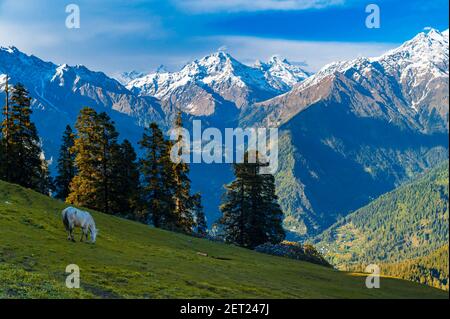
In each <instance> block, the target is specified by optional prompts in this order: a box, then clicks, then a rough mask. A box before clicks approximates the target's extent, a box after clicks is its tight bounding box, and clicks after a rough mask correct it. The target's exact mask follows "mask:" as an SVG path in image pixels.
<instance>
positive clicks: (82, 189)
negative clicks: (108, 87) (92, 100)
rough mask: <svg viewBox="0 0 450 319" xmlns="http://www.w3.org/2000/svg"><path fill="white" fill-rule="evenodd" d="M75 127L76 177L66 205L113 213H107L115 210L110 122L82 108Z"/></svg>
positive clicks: (113, 134) (114, 152)
mask: <svg viewBox="0 0 450 319" xmlns="http://www.w3.org/2000/svg"><path fill="white" fill-rule="evenodd" d="M75 127H76V129H77V138H76V139H75V143H74V148H73V149H74V151H75V152H76V157H75V166H76V169H77V172H78V173H77V175H76V176H75V177H74V178H73V180H72V182H71V183H70V193H69V196H68V197H67V200H66V201H67V202H68V203H71V204H75V205H78V206H85V207H88V208H92V209H97V210H99V211H102V212H104V213H107V214H111V213H115V212H114V211H112V209H111V208H112V207H116V205H115V204H114V203H113V202H114V200H115V198H114V194H113V191H112V190H113V188H114V185H113V183H114V182H115V179H114V177H113V176H114V174H116V170H115V163H116V162H117V161H116V160H115V158H116V156H117V154H118V152H119V146H118V144H117V138H118V133H117V131H116V129H115V127H114V122H112V121H111V119H110V118H109V116H108V115H107V114H106V113H100V114H97V112H95V111H94V110H93V109H91V108H87V107H86V108H84V109H82V110H81V112H80V115H79V116H78V119H77V123H76V125H75Z"/></svg>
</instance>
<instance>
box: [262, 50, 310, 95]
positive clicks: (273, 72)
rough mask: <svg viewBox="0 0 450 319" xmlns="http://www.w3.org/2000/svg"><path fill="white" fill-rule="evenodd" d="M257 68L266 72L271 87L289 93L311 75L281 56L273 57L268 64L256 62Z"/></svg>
mask: <svg viewBox="0 0 450 319" xmlns="http://www.w3.org/2000/svg"><path fill="white" fill-rule="evenodd" d="M255 67H256V68H258V69H260V70H261V71H262V72H264V76H265V78H266V79H267V81H268V82H269V83H270V85H271V86H273V87H275V88H277V89H279V90H280V91H284V92H287V91H289V90H290V89H291V88H292V87H293V86H294V85H295V84H297V83H299V82H301V81H303V80H304V79H306V78H308V77H309V76H310V75H311V74H310V73H309V72H307V71H305V70H304V69H302V68H301V67H300V66H298V65H294V64H291V63H290V62H289V61H288V60H287V59H285V58H282V57H281V56H279V55H274V56H272V57H271V58H270V59H269V61H268V62H267V63H264V62H261V61H256V63H255Z"/></svg>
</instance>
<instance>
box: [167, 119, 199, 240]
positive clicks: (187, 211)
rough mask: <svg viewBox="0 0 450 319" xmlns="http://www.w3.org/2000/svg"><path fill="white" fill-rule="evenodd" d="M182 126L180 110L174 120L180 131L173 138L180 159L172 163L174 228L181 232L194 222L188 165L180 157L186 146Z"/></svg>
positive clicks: (176, 127) (186, 231)
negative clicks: (174, 138) (175, 221)
mask: <svg viewBox="0 0 450 319" xmlns="http://www.w3.org/2000/svg"><path fill="white" fill-rule="evenodd" d="M182 128H183V122H182V116H181V112H178V116H177V118H176V121H175V129H176V130H180V131H179V132H178V135H177V138H176V140H175V145H174V150H175V151H177V153H178V156H179V159H180V160H179V161H175V162H173V163H172V165H173V177H174V184H173V186H174V188H173V198H174V201H175V210H174V213H175V215H176V220H177V224H176V228H177V229H178V230H180V231H182V232H185V233H190V232H191V231H192V228H193V227H194V224H195V223H194V216H193V215H192V208H193V206H192V198H191V195H190V191H191V180H190V179H189V165H188V164H187V163H185V162H184V161H183V160H182V158H181V155H182V154H183V151H184V148H185V147H186V146H185V145H184V143H183V142H184V141H183V136H182V133H181V129H182Z"/></svg>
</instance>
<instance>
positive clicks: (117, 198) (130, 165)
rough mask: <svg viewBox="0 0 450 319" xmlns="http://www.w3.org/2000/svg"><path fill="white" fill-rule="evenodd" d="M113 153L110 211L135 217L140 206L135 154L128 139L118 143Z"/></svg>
mask: <svg viewBox="0 0 450 319" xmlns="http://www.w3.org/2000/svg"><path fill="white" fill-rule="evenodd" d="M115 155H116V156H115V157H114V159H113V160H114V161H115V163H114V164H113V166H114V170H115V174H114V175H113V179H114V183H113V184H112V185H111V186H112V188H111V194H112V198H113V200H112V205H113V207H112V211H113V212H115V213H119V214H121V215H124V216H128V217H133V218H134V219H135V214H136V212H137V210H138V209H139V207H140V203H139V189H140V185H139V170H138V163H137V155H136V152H135V150H134V148H133V146H132V145H131V143H130V142H129V141H128V140H124V141H123V142H122V144H120V145H119V149H118V152H117V154H115Z"/></svg>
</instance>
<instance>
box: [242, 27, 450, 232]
mask: <svg viewBox="0 0 450 319" xmlns="http://www.w3.org/2000/svg"><path fill="white" fill-rule="evenodd" d="M448 48H449V47H448V31H445V32H442V33H441V32H439V31H436V30H431V31H429V32H428V33H420V34H418V35H417V36H416V37H414V38H413V39H412V40H410V41H407V42H405V43H404V44H403V45H402V46H400V47H399V48H397V49H394V50H392V51H389V52H387V53H386V54H384V55H382V56H380V57H376V58H358V59H356V60H352V61H346V62H345V61H344V62H336V63H332V64H330V65H327V66H325V67H324V68H323V69H322V70H320V71H319V72H317V73H316V74H314V75H313V76H311V77H310V78H308V79H306V80H305V81H303V82H301V83H300V84H297V85H296V86H295V87H294V88H293V89H292V90H291V91H289V92H288V93H286V94H283V95H280V96H277V97H275V98H273V99H270V100H268V101H264V102H261V103H258V104H256V105H255V106H254V107H253V108H251V109H247V112H245V113H243V114H242V116H241V123H242V124H243V125H247V126H254V125H256V126H260V125H261V126H278V127H280V129H281V131H282V138H281V139H280V163H282V164H281V165H282V167H283V168H282V169H281V170H280V171H279V174H278V178H277V180H278V183H279V195H280V197H281V199H282V200H281V203H282V205H283V206H284V209H285V211H286V212H287V214H288V217H287V219H286V226H287V227H288V228H289V229H290V230H292V231H293V232H295V233H300V234H301V233H303V234H308V233H309V234H311V233H317V232H320V231H321V230H323V229H324V228H325V227H327V226H329V225H330V224H331V223H333V222H334V221H335V220H336V219H337V218H338V217H339V216H345V215H346V214H348V212H350V211H351V210H354V209H357V208H358V207H361V206H362V205H364V204H367V203H368V202H369V201H370V200H371V199H373V198H376V197H377V196H379V195H381V194H382V193H384V192H387V191H389V190H391V189H393V188H395V187H396V186H398V185H399V184H400V183H402V182H404V181H406V180H408V179H409V178H411V177H413V176H414V175H415V174H417V173H420V172H422V171H423V170H424V169H426V168H428V167H431V166H433V165H435V164H436V163H438V162H439V161H441V160H443V159H445V158H448V153H447V151H448V110H449V104H448V103H449V100H448ZM292 189H295V190H296V191H295V192H292Z"/></svg>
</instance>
